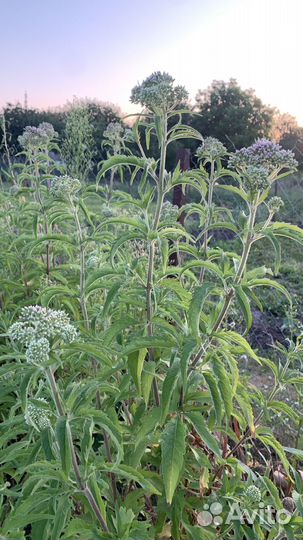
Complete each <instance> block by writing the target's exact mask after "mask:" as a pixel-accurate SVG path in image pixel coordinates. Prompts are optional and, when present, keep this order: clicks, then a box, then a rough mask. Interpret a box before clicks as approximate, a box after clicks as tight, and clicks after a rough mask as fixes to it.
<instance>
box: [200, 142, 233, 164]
mask: <svg viewBox="0 0 303 540" xmlns="http://www.w3.org/2000/svg"><path fill="white" fill-rule="evenodd" d="M226 154H227V149H226V147H225V146H224V144H222V143H221V142H220V141H219V140H218V139H216V138H215V137H206V138H205V139H204V141H203V143H202V144H201V146H199V147H198V148H197V152H196V156H197V157H198V159H204V158H206V159H207V158H208V159H211V160H213V159H218V158H222V157H224V156H225V155H226Z"/></svg>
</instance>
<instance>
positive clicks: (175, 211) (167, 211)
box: [161, 201, 179, 223]
mask: <svg viewBox="0 0 303 540" xmlns="http://www.w3.org/2000/svg"><path fill="white" fill-rule="evenodd" d="M178 216H179V208H178V206H176V205H175V204H172V203H171V202H169V201H165V202H164V203H163V206H162V215H161V221H167V222H170V223H175V222H176V221H177V219H178Z"/></svg>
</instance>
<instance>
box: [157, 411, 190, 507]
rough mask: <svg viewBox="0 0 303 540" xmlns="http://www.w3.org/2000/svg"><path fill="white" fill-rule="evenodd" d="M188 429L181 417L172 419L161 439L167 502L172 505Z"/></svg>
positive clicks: (182, 461)
mask: <svg viewBox="0 0 303 540" xmlns="http://www.w3.org/2000/svg"><path fill="white" fill-rule="evenodd" d="M185 438H186V428H185V426H184V424H183V422H182V420H181V418H180V417H177V418H172V419H171V420H170V421H169V422H168V423H167V424H166V426H165V429H164V431H163V433H162V437H161V456H162V459H161V468H162V476H163V482H164V488H165V495H166V501H167V502H168V504H171V503H172V500H173V496H174V493H175V490H176V487H177V485H178V483H179V478H180V474H181V472H182V468H183V463H184V455H185Z"/></svg>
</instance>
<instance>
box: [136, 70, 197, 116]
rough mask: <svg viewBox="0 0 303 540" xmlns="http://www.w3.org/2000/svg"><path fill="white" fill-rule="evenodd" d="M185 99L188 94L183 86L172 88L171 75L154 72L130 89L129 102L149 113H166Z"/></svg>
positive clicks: (172, 80)
mask: <svg viewBox="0 0 303 540" xmlns="http://www.w3.org/2000/svg"><path fill="white" fill-rule="evenodd" d="M187 98H188V92H187V91H186V89H185V88H184V86H174V79H173V77H171V75H169V74H168V73H165V72H163V73H161V72H160V71H155V72H154V73H152V74H151V75H150V76H149V77H147V79H145V80H144V81H143V82H142V83H141V84H137V85H136V86H135V87H134V88H133V89H132V93H131V98H130V101H131V102H132V103H136V104H141V105H142V106H143V107H146V108H147V109H149V110H151V111H157V110H159V109H160V110H166V111H167V110H169V109H172V108H173V107H175V106H176V105H178V104H180V103H181V102H182V101H185V100H186V99H187Z"/></svg>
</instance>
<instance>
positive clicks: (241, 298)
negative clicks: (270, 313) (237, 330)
mask: <svg viewBox="0 0 303 540" xmlns="http://www.w3.org/2000/svg"><path fill="white" fill-rule="evenodd" d="M235 293H236V299H237V301H238V303H239V306H240V308H241V311H242V313H243V315H244V319H245V323H246V327H247V332H248V330H250V328H251V325H252V323H253V318H252V313H251V309H250V303H249V300H248V298H247V296H246V294H245V292H244V291H243V289H242V287H241V286H240V285H236V286H235Z"/></svg>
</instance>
